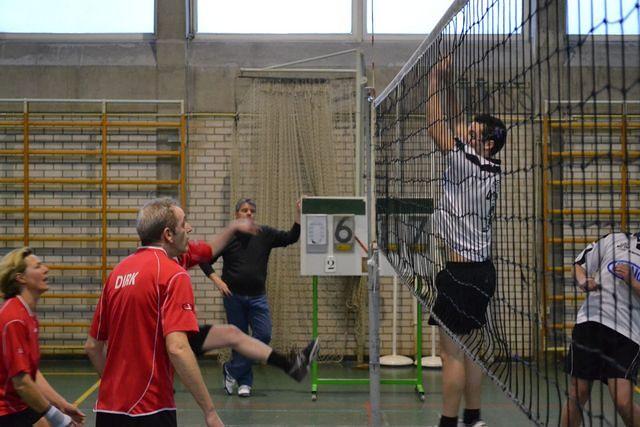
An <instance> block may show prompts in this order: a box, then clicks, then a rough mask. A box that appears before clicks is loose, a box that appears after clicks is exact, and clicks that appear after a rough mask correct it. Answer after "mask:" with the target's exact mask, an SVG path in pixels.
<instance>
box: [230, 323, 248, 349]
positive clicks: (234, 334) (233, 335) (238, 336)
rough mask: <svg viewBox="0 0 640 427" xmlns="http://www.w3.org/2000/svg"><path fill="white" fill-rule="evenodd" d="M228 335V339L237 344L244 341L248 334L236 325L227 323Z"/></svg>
mask: <svg viewBox="0 0 640 427" xmlns="http://www.w3.org/2000/svg"><path fill="white" fill-rule="evenodd" d="M225 333H226V335H227V340H228V341H229V342H230V343H231V344H232V345H236V344H238V343H240V342H241V341H242V339H244V338H245V337H247V334H245V333H244V332H242V331H241V330H240V329H238V327H237V326H235V325H227V330H226V331H225Z"/></svg>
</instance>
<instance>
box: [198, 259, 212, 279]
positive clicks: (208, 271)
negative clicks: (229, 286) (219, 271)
mask: <svg viewBox="0 0 640 427" xmlns="http://www.w3.org/2000/svg"><path fill="white" fill-rule="evenodd" d="M200 269H201V270H202V272H203V273H204V275H205V276H207V277H209V276H211V275H212V274H213V273H215V270H214V269H213V266H212V265H211V264H209V263H206V262H205V263H202V264H200Z"/></svg>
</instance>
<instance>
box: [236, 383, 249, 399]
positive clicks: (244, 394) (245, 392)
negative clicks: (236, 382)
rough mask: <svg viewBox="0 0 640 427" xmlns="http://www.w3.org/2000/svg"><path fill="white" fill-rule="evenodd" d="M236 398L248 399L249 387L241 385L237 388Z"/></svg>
mask: <svg viewBox="0 0 640 427" xmlns="http://www.w3.org/2000/svg"><path fill="white" fill-rule="evenodd" d="M238 396H240V397H249V396H251V386H250V385H246V384H243V385H241V386H240V387H238Z"/></svg>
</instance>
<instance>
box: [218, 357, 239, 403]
mask: <svg viewBox="0 0 640 427" xmlns="http://www.w3.org/2000/svg"><path fill="white" fill-rule="evenodd" d="M236 384H237V381H236V380H235V378H233V377H232V376H231V375H230V374H229V372H228V371H227V365H226V364H225V365H222V387H224V391H226V392H227V394H228V395H229V396H231V395H232V394H233V388H234V387H235V386H236ZM239 393H240V390H238V394H239Z"/></svg>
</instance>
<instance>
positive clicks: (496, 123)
mask: <svg viewBox="0 0 640 427" xmlns="http://www.w3.org/2000/svg"><path fill="white" fill-rule="evenodd" d="M473 121H474V122H476V123H480V124H481V125H483V129H482V140H483V141H493V148H492V149H491V153H489V154H490V155H492V156H493V155H494V154H496V153H498V152H499V151H500V150H502V147H504V144H505V143H506V142H507V127H506V126H505V125H504V122H503V121H502V120H500V119H499V118H497V117H494V116H491V115H489V114H478V115H477V116H475V117H474V119H473Z"/></svg>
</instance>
